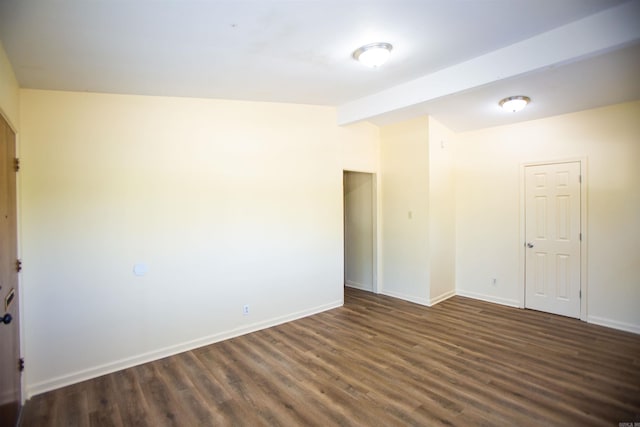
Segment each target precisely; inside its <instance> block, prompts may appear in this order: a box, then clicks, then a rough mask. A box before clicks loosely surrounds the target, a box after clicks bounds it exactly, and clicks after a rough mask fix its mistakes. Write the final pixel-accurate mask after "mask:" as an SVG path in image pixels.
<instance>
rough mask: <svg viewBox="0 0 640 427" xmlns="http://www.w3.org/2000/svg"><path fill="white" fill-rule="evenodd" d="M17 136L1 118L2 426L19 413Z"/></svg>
mask: <svg viewBox="0 0 640 427" xmlns="http://www.w3.org/2000/svg"><path fill="white" fill-rule="evenodd" d="M15 153H16V137H15V134H14V133H13V130H12V129H11V127H10V126H9V124H8V123H7V122H6V120H5V119H4V117H2V116H0V425H1V426H15V425H16V423H17V420H18V416H19V414H20V405H21V384H20V363H19V360H20V328H19V325H18V323H19V322H18V320H19V318H20V315H19V311H18V307H19V305H20V304H19V302H18V272H17V265H16V263H17V259H18V258H17V254H18V241H17V236H18V233H17V229H18V225H17V209H16V167H15V157H16V154H15Z"/></svg>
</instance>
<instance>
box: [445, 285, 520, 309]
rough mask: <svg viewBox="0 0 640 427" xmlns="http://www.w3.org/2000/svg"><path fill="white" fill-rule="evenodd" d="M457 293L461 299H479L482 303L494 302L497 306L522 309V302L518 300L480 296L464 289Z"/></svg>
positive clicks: (458, 290)
mask: <svg viewBox="0 0 640 427" xmlns="http://www.w3.org/2000/svg"><path fill="white" fill-rule="evenodd" d="M455 293H456V295H460V296H461V297H468V298H473V299H479V300H481V301H486V302H493V303H495V304H500V305H506V306H509V307H516V308H518V307H520V302H519V301H518V300H513V299H508V298H500V297H495V296H493V295H485V294H479V293H476V292H469V291H465V290H462V289H457V290H456V292H455Z"/></svg>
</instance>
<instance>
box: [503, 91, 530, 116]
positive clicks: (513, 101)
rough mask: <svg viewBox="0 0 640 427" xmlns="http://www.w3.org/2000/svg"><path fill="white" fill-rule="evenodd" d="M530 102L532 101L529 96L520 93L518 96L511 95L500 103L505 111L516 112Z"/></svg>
mask: <svg viewBox="0 0 640 427" xmlns="http://www.w3.org/2000/svg"><path fill="white" fill-rule="evenodd" d="M529 102H531V98H529V97H528V96H522V95H518V96H510V97H508V98H505V99H503V100H501V101H500V102H499V103H498V104H499V105H500V106H501V107H502V109H504V110H505V111H511V112H513V113H515V112H516V111H520V110H522V109H523V108H524V107H526V106H527V104H528V103H529Z"/></svg>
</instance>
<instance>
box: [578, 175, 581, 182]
mask: <svg viewBox="0 0 640 427" xmlns="http://www.w3.org/2000/svg"><path fill="white" fill-rule="evenodd" d="M578 182H579V183H580V184H582V175H578Z"/></svg>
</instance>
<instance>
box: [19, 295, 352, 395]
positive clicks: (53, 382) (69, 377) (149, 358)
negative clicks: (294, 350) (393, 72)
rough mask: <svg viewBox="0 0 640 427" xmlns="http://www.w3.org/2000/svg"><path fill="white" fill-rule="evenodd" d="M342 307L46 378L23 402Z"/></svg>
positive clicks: (322, 308) (335, 304)
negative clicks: (72, 385)
mask: <svg viewBox="0 0 640 427" xmlns="http://www.w3.org/2000/svg"><path fill="white" fill-rule="evenodd" d="M343 304H344V302H343V301H342V300H340V301H335V302H332V303H329V304H324V305H321V306H318V307H314V308H310V309H307V310H302V311H298V312H295V313H291V314H288V315H285V316H280V317H275V318H273V319H269V320H265V321H262V322H257V323H253V324H250V325H246V326H242V327H240V328H236V329H232V330H229V331H224V332H220V333H217V334H213V335H209V336H206V337H202V338H197V339H195V340H190V341H186V342H183V343H180V344H176V345H172V346H168V347H164V348H160V349H158V350H154V351H150V352H146V353H142V354H138V355H135V356H131V357H126V358H124V359H120V360H116V361H113V362H110V363H106V364H103V365H98V366H94V367H91V368H88V369H83V370H80V371H76V372H72V373H69V374H66V375H61V376H59V377H55V378H50V379H48V380H46V381H41V382H38V383H34V384H27V385H26V387H25V388H26V397H27V399H29V398H31V397H33V396H35V395H38V394H41V393H45V392H47V391H51V390H55V389H58V388H61V387H65V386H68V385H71V384H75V383H79V382H81V381H86V380H90V379H92V378H97V377H100V376H102V375H106V374H110V373H113V372H116V371H120V370H123V369H127V368H131V367H133V366H137V365H141V364H143V363H148V362H153V361H154V360H158V359H163V358H165V357H169V356H173V355H175V354H178V353H183V352H185V351H189V350H193V349H195V348H198V347H204V346H207V345H210V344H214V343H216V342H220V341H224V340H227V339H230V338H234V337H237V336H240V335H245V334H248V333H251V332H256V331H259V330H262V329H267V328H271V327H273V326H277V325H280V324H283V323H287V322H290V321H292V320H296V319H300V318H303V317H307V316H311V315H313V314H317V313H321V312H323V311H327V310H331V309H333V308H337V307H341V306H342V305H343Z"/></svg>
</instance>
